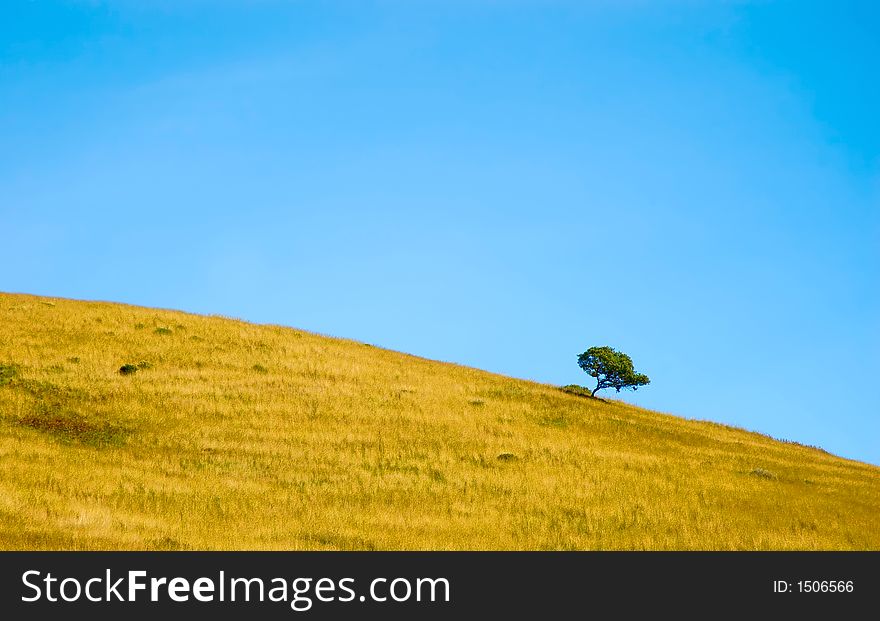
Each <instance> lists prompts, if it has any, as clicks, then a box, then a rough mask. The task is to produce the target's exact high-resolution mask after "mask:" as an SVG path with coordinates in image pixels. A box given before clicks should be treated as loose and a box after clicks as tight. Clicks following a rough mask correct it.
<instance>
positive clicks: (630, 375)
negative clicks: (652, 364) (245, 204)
mask: <svg viewBox="0 0 880 621" xmlns="http://www.w3.org/2000/svg"><path fill="white" fill-rule="evenodd" d="M578 366H579V367H580V368H581V369H583V370H584V372H585V373H586V374H587V375H589V376H590V377H595V378H596V387H595V388H594V389H593V392H592V393H590V396H593V395H595V394H596V392H597V391H599V390H602V389H604V388H614V389H615V390H616V391H617V392H620V391H621V390H624V389H630V390H637V389H638V387H639V386H645V385H647V384H650V383H651V380H650V379H649V378H648V376H647V375H645V374H644V373H636V371H635V369H634V368H633V361H632V358H630V357H629V356H627V355H626V354H624V353H623V352H619V351H617V350H616V349H612V348H611V347H607V346H605V347H591V348H590V349H588V350H587V351H585V352H584V353H582V354H581V355H579V356H578Z"/></svg>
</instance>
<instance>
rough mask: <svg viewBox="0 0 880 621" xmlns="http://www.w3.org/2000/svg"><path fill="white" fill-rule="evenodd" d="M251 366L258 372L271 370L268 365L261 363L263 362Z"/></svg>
mask: <svg viewBox="0 0 880 621" xmlns="http://www.w3.org/2000/svg"><path fill="white" fill-rule="evenodd" d="M251 368H252V369H253V370H254V371H256V372H257V373H268V372H269V369H267V368H266V367H264V366H263V365H261V364H255V365H254V366H252V367H251Z"/></svg>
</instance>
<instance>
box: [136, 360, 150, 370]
mask: <svg viewBox="0 0 880 621" xmlns="http://www.w3.org/2000/svg"><path fill="white" fill-rule="evenodd" d="M137 368H139V369H152V368H153V365H152V363H150V362H149V361H147V360H141V361H140V362H138V363H137Z"/></svg>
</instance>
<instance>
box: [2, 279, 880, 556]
mask: <svg viewBox="0 0 880 621" xmlns="http://www.w3.org/2000/svg"><path fill="white" fill-rule="evenodd" d="M142 361H145V362H148V363H149V364H150V365H151V366H150V368H141V369H139V370H138V371H137V372H135V373H133V374H130V375H120V374H119V372H118V370H119V368H120V367H121V366H122V365H124V364H127V363H130V364H134V365H137V364H138V363H140V362H142ZM0 365H3V367H2V369H0V548H3V549H22V548H23V549H46V548H52V549H99V548H100V549H108V548H109V549H230V548H231V549H257V548H259V549H263V548H272V549H279V548H280V549H748V550H751V549H875V550H876V549H880V523H878V519H880V518H878V516H880V469H878V468H876V467H874V466H870V465H867V464H862V463H858V462H853V461H848V460H845V459H841V458H838V457H835V456H832V455H829V454H826V453H823V452H822V451H819V450H816V449H812V448H807V447H803V446H799V445H794V444H787V443H782V442H778V441H775V440H772V439H770V438H767V437H765V436H762V435H758V434H754V433H749V432H746V431H742V430H739V429H733V428H729V427H725V426H722V425H717V424H713V423H708V422H699V421H689V420H683V419H680V418H676V417H673V416H668V415H663V414H658V413H655V412H650V411H646V410H642V409H639V408H635V407H631V406H628V405H625V404H621V403H616V402H611V403H607V404H603V403H601V402H598V401H594V400H590V399H585V398H579V397H576V396H572V395H568V394H565V393H562V392H561V391H560V390H559V389H557V388H555V387H553V386H547V385H542V384H536V383H532V382H527V381H521V380H514V379H510V378H506V377H501V376H498V375H493V374H490V373H487V372H484V371H479V370H475V369H470V368H465V367H460V366H456V365H451V364H443V363H439V362H433V361H430V360H425V359H421V358H416V357H413V356H407V355H404V354H400V353H396V352H391V351H386V350H382V349H378V348H376V347H371V346H368V345H364V344H360V343H356V342H352V341H346V340H340V339H333V338H327V337H322V336H317V335H314V334H309V333H306V332H301V331H298V330H293V329H289V328H282V327H277V326H264V325H253V324H248V323H244V322H240V321H234V320H231V319H224V318H220V317H203V316H196V315H190V314H185V313H180V312H172V311H164V310H153V309H146V308H136V307H131V306H124V305H119V304H108V303H93V302H79V301H70V300H62V299H54V298H53V299H49V298H38V297H34V296H26V295H9V294H0ZM143 366H146V365H143ZM504 454H510V455H509V456H504ZM499 456H501V457H502V458H499Z"/></svg>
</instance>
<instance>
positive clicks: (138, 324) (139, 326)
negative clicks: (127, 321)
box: [134, 323, 147, 330]
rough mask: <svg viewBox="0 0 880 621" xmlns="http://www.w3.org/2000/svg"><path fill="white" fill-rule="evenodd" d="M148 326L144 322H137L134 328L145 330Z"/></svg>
mask: <svg viewBox="0 0 880 621" xmlns="http://www.w3.org/2000/svg"><path fill="white" fill-rule="evenodd" d="M146 327H147V326H145V325H144V324H142V323H136V324H134V329H135V330H143V329H144V328H146Z"/></svg>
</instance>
